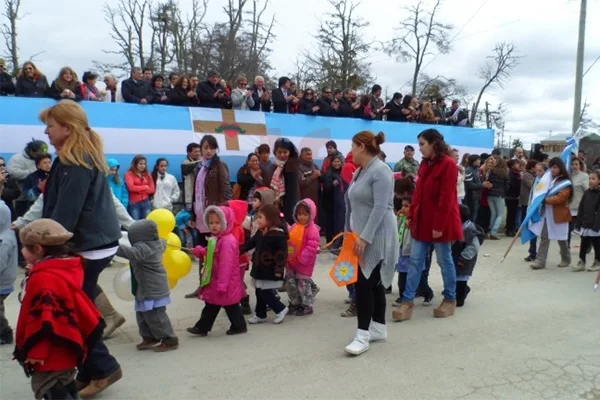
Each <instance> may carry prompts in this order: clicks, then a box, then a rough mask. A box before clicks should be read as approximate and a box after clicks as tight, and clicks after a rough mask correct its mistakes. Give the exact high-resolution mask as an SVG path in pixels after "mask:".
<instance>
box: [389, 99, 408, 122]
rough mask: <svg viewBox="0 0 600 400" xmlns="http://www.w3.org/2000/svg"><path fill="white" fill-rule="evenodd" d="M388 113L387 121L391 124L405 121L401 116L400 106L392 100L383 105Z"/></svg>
mask: <svg viewBox="0 0 600 400" xmlns="http://www.w3.org/2000/svg"><path fill="white" fill-rule="evenodd" d="M385 108H386V109H387V110H390V111H388V113H387V114H386V115H387V120H388V121H393V122H400V121H406V117H405V116H404V115H403V114H402V104H400V105H398V104H396V103H395V102H394V101H393V100H392V101H390V102H388V103H387V104H386V105H385Z"/></svg>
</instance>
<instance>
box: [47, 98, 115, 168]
mask: <svg viewBox="0 0 600 400" xmlns="http://www.w3.org/2000/svg"><path fill="white" fill-rule="evenodd" d="M50 119H52V120H54V121H55V122H56V123H57V124H59V125H60V126H63V127H66V128H68V129H69V133H70V135H69V136H68V137H67V139H66V140H65V143H64V145H63V146H62V148H61V149H60V151H59V153H58V158H59V159H60V161H61V162H62V163H63V164H66V165H74V166H80V167H85V168H89V169H93V168H97V169H98V170H100V171H102V172H104V174H105V175H106V174H108V169H109V168H108V164H106V160H105V159H104V145H103V143H102V138H101V137H100V135H99V134H98V133H97V132H96V131H94V130H93V129H91V128H90V127H89V125H88V117H87V115H86V113H85V110H84V109H83V107H81V106H80V105H79V104H77V103H76V102H74V101H72V100H62V101H61V102H59V103H57V104H55V105H53V106H52V107H49V108H46V109H45V110H43V111H42V112H41V113H40V120H41V121H42V122H43V123H44V124H47V123H48V120H50Z"/></svg>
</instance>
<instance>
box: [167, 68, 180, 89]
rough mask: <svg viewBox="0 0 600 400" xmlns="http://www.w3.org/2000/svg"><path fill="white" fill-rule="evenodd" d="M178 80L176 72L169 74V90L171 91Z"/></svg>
mask: <svg viewBox="0 0 600 400" xmlns="http://www.w3.org/2000/svg"><path fill="white" fill-rule="evenodd" d="M178 80H179V74H178V73H177V72H171V73H170V74H169V89H173V88H174V87H175V84H176V83H177V81H178Z"/></svg>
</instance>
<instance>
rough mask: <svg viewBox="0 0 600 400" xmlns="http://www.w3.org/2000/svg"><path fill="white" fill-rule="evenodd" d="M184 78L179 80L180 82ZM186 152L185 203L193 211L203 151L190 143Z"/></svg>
mask: <svg viewBox="0 0 600 400" xmlns="http://www.w3.org/2000/svg"><path fill="white" fill-rule="evenodd" d="M182 78H184V77H182ZM182 78H179V80H181V79H182ZM186 79H187V78H186ZM186 152H187V156H186V158H185V160H183V162H182V163H181V176H182V178H183V202H184V203H185V208H186V210H189V211H191V209H192V202H193V199H194V197H193V195H194V182H196V174H195V170H196V167H197V166H198V164H200V162H202V150H201V148H200V145H199V144H198V143H190V144H188V145H187V148H186Z"/></svg>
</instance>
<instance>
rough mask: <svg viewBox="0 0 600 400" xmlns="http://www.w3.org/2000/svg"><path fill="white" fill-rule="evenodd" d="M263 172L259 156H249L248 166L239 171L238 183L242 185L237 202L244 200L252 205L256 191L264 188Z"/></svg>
mask: <svg viewBox="0 0 600 400" xmlns="http://www.w3.org/2000/svg"><path fill="white" fill-rule="evenodd" d="M262 174H263V172H262V169H261V168H260V163H259V161H258V155H256V153H250V154H248V158H247V159H246V164H244V165H242V167H241V168H240V169H239V170H238V173H237V183H238V185H240V195H239V198H238V199H236V200H244V201H247V202H248V203H252V199H253V198H254V191H255V190H256V189H257V188H259V187H261V186H263V185H264V183H263V176H262Z"/></svg>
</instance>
